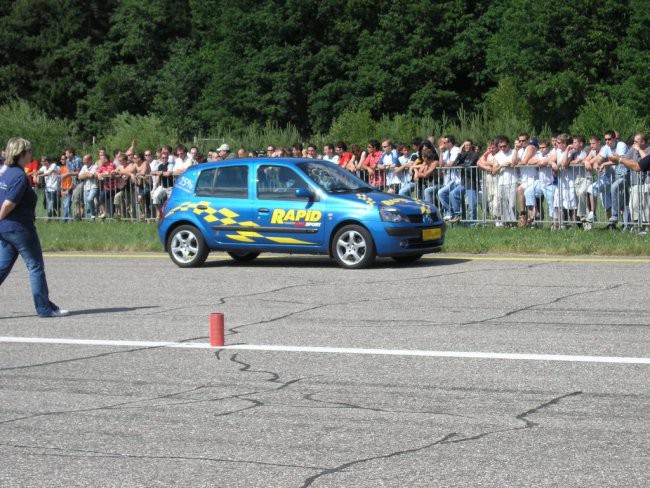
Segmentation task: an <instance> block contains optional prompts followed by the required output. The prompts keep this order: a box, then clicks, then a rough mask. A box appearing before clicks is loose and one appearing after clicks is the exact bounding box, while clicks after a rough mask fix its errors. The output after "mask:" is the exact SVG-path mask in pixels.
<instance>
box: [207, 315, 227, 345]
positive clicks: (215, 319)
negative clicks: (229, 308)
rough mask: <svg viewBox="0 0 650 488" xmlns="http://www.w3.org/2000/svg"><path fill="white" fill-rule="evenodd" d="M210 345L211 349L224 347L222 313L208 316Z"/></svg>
mask: <svg viewBox="0 0 650 488" xmlns="http://www.w3.org/2000/svg"><path fill="white" fill-rule="evenodd" d="M210 345H211V346H212V347H219V346H223V345H224V337H223V314H222V313H211V314H210Z"/></svg>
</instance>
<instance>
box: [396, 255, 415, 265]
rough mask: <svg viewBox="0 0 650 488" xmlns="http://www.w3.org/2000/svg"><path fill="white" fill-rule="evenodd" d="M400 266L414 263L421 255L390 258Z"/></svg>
mask: <svg viewBox="0 0 650 488" xmlns="http://www.w3.org/2000/svg"><path fill="white" fill-rule="evenodd" d="M391 257H392V258H393V259H394V260H395V261H397V262H398V263H400V264H408V263H414V262H416V261H417V260H418V259H420V258H421V257H422V254H408V255H406V256H391Z"/></svg>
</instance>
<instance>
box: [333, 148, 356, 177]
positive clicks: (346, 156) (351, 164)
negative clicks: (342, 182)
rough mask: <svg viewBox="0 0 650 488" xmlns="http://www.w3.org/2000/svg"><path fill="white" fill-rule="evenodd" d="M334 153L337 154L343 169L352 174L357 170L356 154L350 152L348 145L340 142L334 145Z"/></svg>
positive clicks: (338, 162)
mask: <svg viewBox="0 0 650 488" xmlns="http://www.w3.org/2000/svg"><path fill="white" fill-rule="evenodd" d="M334 151H335V152H336V155H337V156H338V157H339V159H338V161H337V164H338V165H339V166H340V167H341V168H343V169H347V170H348V171H350V172H351V173H354V172H355V171H356V169H357V167H356V165H355V157H354V154H352V153H351V152H348V146H347V144H346V143H345V142H343V141H338V142H337V143H336V144H335V145H334Z"/></svg>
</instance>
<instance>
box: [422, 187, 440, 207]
mask: <svg viewBox="0 0 650 488" xmlns="http://www.w3.org/2000/svg"><path fill="white" fill-rule="evenodd" d="M437 192H438V187H437V186H436V184H435V183H431V186H428V187H427V188H426V189H425V190H424V201H425V202H427V203H435V202H434V200H435V196H436V193H437Z"/></svg>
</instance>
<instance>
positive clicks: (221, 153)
mask: <svg viewBox="0 0 650 488" xmlns="http://www.w3.org/2000/svg"><path fill="white" fill-rule="evenodd" d="M226 159H235V155H234V154H232V153H231V152H230V146H229V145H228V144H222V145H221V146H219V148H218V149H217V161H225V160H226Z"/></svg>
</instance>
